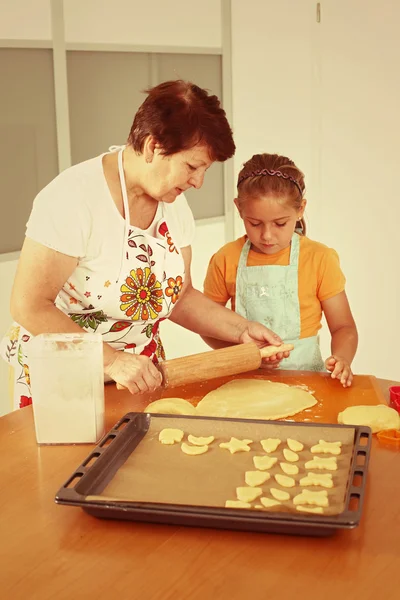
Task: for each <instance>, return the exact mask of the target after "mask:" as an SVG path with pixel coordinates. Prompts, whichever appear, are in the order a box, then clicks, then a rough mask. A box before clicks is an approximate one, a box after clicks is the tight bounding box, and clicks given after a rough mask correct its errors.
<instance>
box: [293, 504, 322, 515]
mask: <svg viewBox="0 0 400 600" xmlns="http://www.w3.org/2000/svg"><path fill="white" fill-rule="evenodd" d="M296 510H299V511H300V512H306V513H314V514H316V515H323V514H324V509H323V508H322V506H301V505H299V506H296Z"/></svg>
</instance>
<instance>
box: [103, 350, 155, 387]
mask: <svg viewBox="0 0 400 600" xmlns="http://www.w3.org/2000/svg"><path fill="white" fill-rule="evenodd" d="M104 372H105V373H106V374H107V375H108V376H109V377H111V379H113V380H114V381H115V382H116V383H119V384H120V385H122V386H123V387H125V388H128V390H129V391H130V393H131V394H144V393H146V392H152V391H154V390H155V389H157V388H158V387H159V386H160V385H161V383H162V375H161V373H160V371H159V370H158V369H157V368H156V367H155V366H154V364H153V363H152V361H151V360H150V358H149V357H148V356H141V355H137V354H130V353H128V352H123V351H122V350H116V351H115V353H114V355H113V357H112V359H111V361H110V362H109V363H108V364H107V366H105V367H104Z"/></svg>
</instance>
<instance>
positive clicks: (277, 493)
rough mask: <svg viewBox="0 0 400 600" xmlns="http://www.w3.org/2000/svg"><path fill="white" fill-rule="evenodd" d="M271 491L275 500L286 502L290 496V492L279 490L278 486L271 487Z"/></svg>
mask: <svg viewBox="0 0 400 600" xmlns="http://www.w3.org/2000/svg"><path fill="white" fill-rule="evenodd" d="M269 491H270V492H271V496H273V497H274V498H275V500H282V501H283V502H284V501H285V500H289V498H290V494H289V492H284V491H283V490H278V489H277V488H271V489H270V490H269Z"/></svg>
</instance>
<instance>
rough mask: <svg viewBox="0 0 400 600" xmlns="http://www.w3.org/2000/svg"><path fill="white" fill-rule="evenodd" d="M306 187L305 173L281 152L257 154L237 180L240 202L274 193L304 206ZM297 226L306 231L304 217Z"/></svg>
mask: <svg viewBox="0 0 400 600" xmlns="http://www.w3.org/2000/svg"><path fill="white" fill-rule="evenodd" d="M304 190H305V183H304V174H303V173H302V172H301V171H300V169H299V168H298V167H296V165H295V164H294V162H293V161H292V160H290V158H287V156H280V155H279V154H254V156H252V157H251V158H250V160H248V161H247V162H245V163H244V165H243V167H242V170H241V171H240V173H239V176H238V182H237V191H238V196H237V197H238V201H239V203H241V202H243V201H244V200H246V198H258V197H260V196H268V195H271V196H275V197H276V198H277V199H282V201H284V202H288V203H290V205H291V206H292V207H293V208H296V209H300V208H301V203H302V200H303V196H304ZM296 229H297V230H299V233H301V234H302V235H305V234H306V224H305V221H304V219H303V218H302V219H299V221H298V222H297V224H296Z"/></svg>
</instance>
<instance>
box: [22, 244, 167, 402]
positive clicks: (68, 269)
mask: <svg viewBox="0 0 400 600" xmlns="http://www.w3.org/2000/svg"><path fill="white" fill-rule="evenodd" d="M77 264H78V260H77V259H76V258H74V257H71V256H67V255H66V254H62V253H60V252H57V251H56V250H52V249H50V248H47V247H46V246H43V245H42V244H39V243H38V242H35V241H33V240H31V239H29V238H25V241H24V244H23V247H22V250H21V255H20V259H19V262H18V268H17V273H16V276H15V281H14V286H13V289H12V294H11V307H10V308H11V315H12V317H13V318H14V319H15V320H16V321H17V322H18V323H19V324H20V325H22V327H24V328H25V329H27V331H29V332H30V333H32V335H38V334H39V333H75V332H79V333H82V329H81V327H80V326H79V325H78V324H77V323H75V322H74V321H73V320H72V319H70V318H69V317H68V316H67V315H66V314H64V313H63V312H62V311H61V310H59V309H58V308H57V307H56V306H55V304H54V302H55V299H56V297H57V295H58V293H59V291H60V290H61V288H62V287H63V286H64V284H65V282H66V281H67V280H68V278H69V277H70V276H71V274H72V273H73V272H74V270H75V269H76V267H77ZM103 355H104V371H105V373H107V375H109V376H110V377H112V378H113V379H114V380H115V381H118V383H121V384H122V385H124V386H125V387H127V388H128V389H129V390H130V391H131V392H132V393H137V392H138V391H139V390H140V391H147V390H148V389H155V388H156V387H158V385H160V384H161V375H160V373H159V372H158V371H157V369H156V368H155V367H154V365H153V364H152V362H151V361H150V360H149V358H148V357H146V356H134V355H132V354H129V355H128V354H126V353H124V352H118V351H116V350H114V349H113V348H112V347H111V346H110V345H109V344H106V343H104V344H103Z"/></svg>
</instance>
